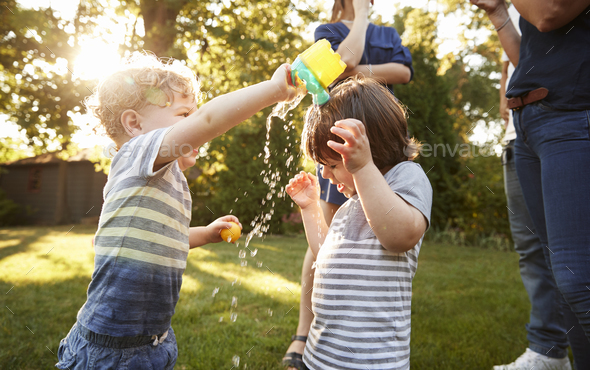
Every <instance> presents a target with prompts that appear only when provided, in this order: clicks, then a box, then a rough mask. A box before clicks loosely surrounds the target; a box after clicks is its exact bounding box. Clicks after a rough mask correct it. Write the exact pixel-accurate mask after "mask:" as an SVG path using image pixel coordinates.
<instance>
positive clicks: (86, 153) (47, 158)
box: [0, 148, 94, 166]
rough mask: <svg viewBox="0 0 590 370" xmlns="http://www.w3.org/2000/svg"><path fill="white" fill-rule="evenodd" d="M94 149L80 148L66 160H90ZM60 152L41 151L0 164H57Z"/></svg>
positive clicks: (59, 160)
mask: <svg viewBox="0 0 590 370" xmlns="http://www.w3.org/2000/svg"><path fill="white" fill-rule="evenodd" d="M93 152H94V149H90V148H87V149H81V150H79V151H78V152H77V153H76V154H75V155H73V156H71V157H69V158H68V159H67V160H66V162H83V161H90V157H91V156H92V154H93ZM59 153H60V152H52V153H43V154H41V155H38V156H36V157H29V158H23V159H19V160H16V161H12V162H6V163H1V164H0V165H2V166H25V165H40V164H57V163H60V162H61V161H62V159H60V158H59V157H58V154H59Z"/></svg>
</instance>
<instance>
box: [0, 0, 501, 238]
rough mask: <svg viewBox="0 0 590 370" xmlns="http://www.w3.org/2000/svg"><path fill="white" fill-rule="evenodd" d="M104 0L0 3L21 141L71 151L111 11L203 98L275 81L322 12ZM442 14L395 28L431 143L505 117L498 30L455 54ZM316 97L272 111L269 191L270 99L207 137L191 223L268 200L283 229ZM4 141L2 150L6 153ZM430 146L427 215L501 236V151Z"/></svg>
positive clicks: (415, 17) (3, 53)
mask: <svg viewBox="0 0 590 370" xmlns="http://www.w3.org/2000/svg"><path fill="white" fill-rule="evenodd" d="M109 1H110V2H108V3H105V2H103V1H101V2H99V1H95V0H89V1H81V2H80V4H79V6H78V7H77V12H76V14H75V16H74V17H73V19H69V20H68V19H61V18H60V17H59V16H58V15H57V14H56V13H55V12H54V11H53V10H52V9H51V8H49V9H42V10H38V11H36V10H30V9H23V8H21V7H20V6H19V5H18V4H17V3H16V2H15V1H14V0H9V1H5V2H3V3H2V5H3V6H4V5H5V9H8V11H3V12H2V18H1V19H2V22H1V24H0V30H1V32H2V46H1V47H0V62H1V67H0V68H1V69H2V77H0V102H1V104H0V113H4V114H6V115H8V116H9V117H10V118H9V120H10V121H12V122H14V123H15V124H17V125H18V127H19V128H20V129H22V130H24V132H25V136H26V140H27V142H26V144H27V145H28V146H29V147H30V148H31V149H32V150H34V151H35V152H36V153H41V152H44V151H46V150H47V148H48V147H52V146H53V147H61V149H65V148H67V147H68V145H69V143H70V141H71V136H72V134H73V133H74V132H75V131H76V129H77V128H76V126H75V125H74V124H73V122H72V116H73V115H74V114H76V113H78V112H82V104H81V102H80V101H81V100H82V99H83V98H84V97H85V96H87V95H89V94H90V92H91V90H92V89H93V86H95V84H96V81H87V80H84V79H83V78H81V76H78V75H74V74H73V73H72V72H74V71H73V64H72V63H73V61H74V60H75V58H76V56H77V54H78V53H79V49H80V46H81V39H82V38H84V37H89V36H93V35H102V36H108V35H111V36H112V32H111V30H109V29H105V28H104V23H101V22H103V21H104V19H105V17H106V18H109V17H110V19H111V21H112V22H117V21H118V20H117V19H119V20H120V19H121V18H117V17H123V18H125V19H126V21H125V22H126V23H125V24H124V29H125V35H123V36H122V38H120V39H119V41H118V42H119V52H120V54H121V55H122V56H126V55H129V54H130V53H131V52H133V51H136V50H144V49H145V50H150V51H152V52H154V53H155V54H156V55H157V56H160V57H174V58H177V59H180V60H182V61H184V62H185V63H186V64H187V66H189V67H190V68H192V69H193V70H194V71H195V73H196V75H197V76H198V77H199V79H200V80H201V83H202V94H201V98H202V100H203V102H206V101H208V100H209V99H212V98H214V97H216V96H218V95H221V94H225V93H228V92H230V91H233V90H236V89H239V88H242V87H244V86H248V85H251V84H254V83H258V82H260V81H263V80H265V79H268V78H270V76H271V75H272V73H273V71H274V70H275V69H276V68H277V67H278V66H279V65H280V64H282V63H285V62H287V63H289V62H292V61H293V60H294V59H295V57H296V56H297V55H298V54H299V53H300V52H301V51H303V50H304V49H305V48H306V47H307V46H309V41H306V40H305V39H304V38H303V37H302V36H301V35H302V34H303V32H304V29H305V26H306V25H307V24H309V23H311V22H314V21H317V14H319V11H318V10H319V9H312V8H309V7H304V6H303V5H297V3H293V2H291V1H288V0H276V1H270V0H264V1H257V2H248V1H245V0H233V1H228V0H211V1H198V2H197V1H188V0H170V1H157V0H135V1H119V0H109ZM105 4H108V5H105ZM440 4H441V5H442V6H443V8H444V14H446V15H448V14H455V15H458V16H466V17H467V18H465V17H463V18H461V19H467V21H466V23H464V24H462V25H461V26H462V27H465V28H466V29H477V28H482V27H483V28H489V27H490V23H489V20H488V19H487V17H485V16H483V14H482V12H481V11H478V10H475V9H474V8H473V7H472V6H471V5H469V4H468V3H466V2H463V1H459V0H444V1H441V2H440ZM387 21H389V20H383V19H378V20H377V22H382V23H388V22H387ZM437 22H438V19H437V14H434V13H427V12H425V11H424V10H421V9H412V8H406V9H404V10H402V11H401V12H400V13H399V14H398V15H397V16H396V17H395V19H394V22H393V25H394V26H395V27H396V28H397V30H398V32H399V33H400V34H401V35H402V38H403V40H404V44H405V45H407V46H408V47H409V48H410V51H411V52H412V56H413V60H414V70H415V75H414V79H413V81H412V82H411V83H410V84H408V85H405V86H396V95H397V96H398V97H399V98H400V99H401V101H402V102H403V103H404V104H405V105H406V106H407V107H408V115H409V121H408V122H409V126H410V132H411V134H412V135H413V136H415V137H416V138H417V139H418V140H420V141H422V142H423V143H424V144H429V145H431V146H434V145H437V144H439V145H446V146H447V148H454V147H456V146H457V145H462V144H469V139H468V137H469V135H470V132H472V130H473V126H474V125H475V124H479V125H483V126H485V125H487V126H488V127H491V126H493V125H495V124H497V122H498V120H499V112H498V105H499V104H498V93H497V87H498V81H497V78H498V76H497V73H498V72H499V70H500V66H499V61H498V57H499V53H500V47H499V43H498V40H497V37H496V36H495V34H493V33H492V34H491V35H490V36H489V37H487V39H486V40H484V41H483V42H475V40H474V37H471V36H470V37H467V36H462V37H461V41H462V45H463V47H462V48H461V50H457V51H455V52H453V53H450V54H449V55H445V56H443V57H442V58H440V56H439V55H438V46H439V45H438V39H437V24H438V23H437ZM101 25H102V26H101ZM142 25H143V31H144V32H141V29H142ZM466 35H467V34H466ZM474 58H475V60H476V61H478V62H476V63H473V60H474ZM309 104H311V101H310V99H309V98H306V100H304V101H303V102H302V103H301V104H300V105H299V107H297V108H296V109H295V110H293V111H292V115H291V116H288V117H287V120H286V121H282V120H280V119H276V118H275V119H273V121H272V125H271V127H272V129H271V136H270V151H271V157H270V164H271V168H272V169H273V170H275V169H276V170H277V171H278V173H280V178H277V177H276V176H275V178H274V179H269V180H268V182H271V181H275V182H276V184H275V188H274V189H275V190H274V193H272V191H271V190H270V189H269V186H268V184H267V183H265V181H264V177H265V175H266V176H267V177H268V176H270V177H272V174H271V173H270V172H269V167H268V164H266V163H264V161H263V156H264V153H263V147H264V142H265V140H266V138H265V136H266V126H265V122H266V117H267V115H268V114H269V113H270V109H266V110H264V111H263V112H260V113H258V114H257V115H255V116H254V117H253V118H252V119H250V120H248V121H247V122H245V123H243V124H241V125H239V126H238V127H236V128H234V129H232V130H230V131H229V132H228V133H226V134H224V135H222V136H220V137H218V138H216V139H214V140H212V141H211V142H210V143H208V145H207V146H206V148H205V149H206V150H203V152H202V156H201V157H200V158H199V161H198V163H197V166H198V167H199V168H200V170H201V174H200V176H198V177H196V178H192V177H191V180H190V187H191V190H192V191H193V193H194V214H193V219H194V220H195V223H198V224H203V223H206V222H209V221H211V220H212V219H214V218H216V217H218V216H219V215H221V214H226V213H229V212H231V213H233V214H235V215H237V216H238V217H240V218H241V220H242V221H243V223H244V224H245V225H247V224H249V223H250V222H251V221H253V220H255V219H256V218H257V217H258V219H260V217H261V216H262V215H263V214H267V213H269V212H270V210H271V208H273V209H274V213H275V214H274V215H273V217H272V219H273V220H272V221H271V222H270V223H269V225H270V226H271V229H270V230H271V231H280V225H279V222H278V220H280V218H281V216H282V215H284V214H287V213H290V212H292V211H293V208H292V204H291V202H290V201H289V200H288V198H287V199H284V198H283V196H284V194H283V193H282V190H283V189H284V186H285V185H286V182H287V181H288V179H289V176H290V175H292V174H293V173H294V172H296V171H298V169H299V168H300V166H301V162H300V161H299V158H300V152H299V136H300V132H301V126H302V123H303V111H304V108H305V107H306V106H308V105H309ZM229 108H231V107H228V109H229ZM6 144H7V145H6V146H5V148H4V149H5V150H4V151H3V153H4V154H3V155H4V157H7V158H8V157H9V156H10V155H11V154H10V153H9V152H10V150H9V145H8V144H9V143H8V142H6ZM13 144H14V143H12V144H10V145H12V147H14V145H13ZM492 144H494V143H491V144H489V145H488V146H490V145H492ZM472 153H473V152H472ZM432 154H433V153H431V155H429V156H427V155H423V156H422V157H421V158H420V159H418V162H419V163H420V164H421V165H422V167H423V168H424V170H425V171H427V172H428V176H429V178H430V180H431V183H432V185H433V188H434V205H433V212H432V225H433V226H434V227H435V228H445V227H447V226H450V227H453V228H459V229H461V230H464V231H468V232H472V233H489V232H491V231H496V232H500V233H506V234H507V233H508V232H507V229H508V227H507V219H506V211H505V209H504V207H505V200H504V196H503V190H502V189H503V185H502V181H501V167H500V165H499V159H498V158H497V157H496V156H490V157H477V158H476V157H474V156H473V155H472V154H467V155H457V154H456V155H454V156H451V155H446V156H441V155H437V156H434V155H432ZM290 158H293V159H290ZM103 162H104V161H103ZM101 166H102V167H104V163H102V164H101ZM263 171H264V172H263ZM486 187H487V188H488V189H486ZM269 192H270V198H271V199H267V195H268V194H269ZM273 202H274V207H273ZM483 215H486V217H483ZM491 215H493V217H490V216H491Z"/></svg>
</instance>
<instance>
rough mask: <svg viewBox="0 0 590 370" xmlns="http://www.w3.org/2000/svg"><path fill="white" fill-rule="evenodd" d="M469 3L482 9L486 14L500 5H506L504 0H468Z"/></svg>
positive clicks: (494, 10) (496, 9)
mask: <svg viewBox="0 0 590 370" xmlns="http://www.w3.org/2000/svg"><path fill="white" fill-rule="evenodd" d="M470 2H471V4H473V5H475V6H477V7H478V8H480V9H483V10H485V11H486V13H488V14H492V13H494V12H496V11H498V8H499V7H501V6H504V7H505V6H506V1H505V0H470Z"/></svg>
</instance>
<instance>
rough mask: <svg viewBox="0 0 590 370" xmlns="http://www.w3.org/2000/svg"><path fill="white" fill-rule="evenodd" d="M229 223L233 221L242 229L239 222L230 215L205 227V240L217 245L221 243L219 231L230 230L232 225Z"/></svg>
mask: <svg viewBox="0 0 590 370" xmlns="http://www.w3.org/2000/svg"><path fill="white" fill-rule="evenodd" d="M230 221H233V222H235V223H236V224H238V225H240V229H241V228H242V224H241V223H240V220H238V218H237V217H236V216H230V215H228V216H223V217H220V218H218V219H217V220H215V221H213V222H211V223H210V224H209V225H207V226H206V229H207V236H208V238H207V239H208V240H209V243H219V242H222V241H223V239H221V234H220V233H221V230H224V229H229V228H231V227H232V224H230V223H229V222H230Z"/></svg>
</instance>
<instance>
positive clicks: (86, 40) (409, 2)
mask: <svg viewBox="0 0 590 370" xmlns="http://www.w3.org/2000/svg"><path fill="white" fill-rule="evenodd" d="M98 2H99V3H100V4H101V5H102V6H104V8H105V9H106V11H105V14H104V16H102V17H101V19H100V20H99V25H100V26H101V27H100V28H102V30H97V31H96V32H95V34H93V35H82V37H83V39H81V40H80V44H81V45H82V48H81V50H80V53H79V55H78V56H77V57H76V59H75V60H74V61H72V63H73V70H72V71H73V73H74V75H77V76H79V78H81V79H97V78H99V77H100V76H102V75H104V74H108V73H111V72H112V71H113V70H114V69H115V68H116V67H117V64H118V63H119V61H120V56H119V54H118V52H117V49H118V46H119V44H120V43H123V42H124V38H125V34H126V31H127V30H128V29H129V27H133V25H134V24H135V21H136V19H135V16H134V15H133V14H126V15H125V16H118V15H116V14H115V13H114V11H113V10H112V9H111V8H109V0H99V1H98ZM226 2H227V3H230V1H229V0H226ZM19 3H20V5H21V6H22V7H24V8H33V9H38V8H45V7H48V6H51V7H52V8H53V9H54V11H56V12H58V13H59V16H60V17H62V18H64V19H71V18H73V17H74V16H75V12H76V9H77V6H78V3H79V0H59V1H58V0H53V1H50V0H22V1H19ZM293 3H294V4H296V6H297V7H298V8H302V9H303V8H304V7H306V4H309V5H312V6H313V5H316V6H317V5H318V4H323V6H322V7H323V9H324V11H322V12H320V13H319V14H318V22H317V23H311V24H309V25H308V27H307V30H306V34H305V35H304V37H305V38H307V39H309V40H310V41H312V39H313V30H314V29H315V28H316V27H317V26H318V25H319V24H320V23H322V22H326V21H327V18H328V15H329V11H330V10H331V7H332V4H333V1H330V0H328V1H323V0H308V1H307V2H304V1H293ZM227 5H229V4H227ZM406 6H410V7H414V8H424V9H428V11H430V12H439V14H440V12H441V10H442V9H441V6H440V5H439V4H438V3H437V2H436V1H428V0H399V1H392V0H375V5H374V7H373V11H374V14H376V15H381V17H382V19H383V20H384V21H388V22H393V16H394V14H396V13H397V12H398V10H399V9H401V8H403V7H406ZM292 21H293V22H297V21H300V20H298V19H293V20H292ZM467 21H468V20H466V19H458V17H457V15H455V14H448V15H447V16H443V15H442V14H441V15H439V25H438V33H439V38H440V40H439V45H440V46H439V53H438V57H439V58H441V57H442V56H444V55H445V54H447V53H451V52H454V51H456V50H458V49H460V48H461V47H462V46H461V41H460V40H459V33H461V32H471V31H468V30H467V31H466V29H465V28H464V27H457V25H458V24H464V23H467ZM135 30H136V33H137V34H138V35H139V36H143V24H142V23H141V19H140V20H139V21H138V22H137V24H136V28H135ZM466 36H467V38H468V39H470V38H474V39H475V42H477V40H478V39H480V38H481V39H482V40H483V39H484V38H485V37H487V36H488V31H487V30H483V31H480V32H478V33H477V34H473V33H471V34H466ZM469 43H471V44H472V43H473V41H469ZM471 44H470V46H472V45H471ZM188 55H189V56H190V55H191V50H189V51H188ZM289 57H292V56H289ZM64 62H65V61H64ZM470 62H475V63H477V61H470ZM64 70H65V68H64ZM417 77H418V78H419V76H417ZM6 118H7V117H6V116H3V115H0V137H14V138H17V137H19V131H18V128H17V126H16V125H14V124H12V123H10V122H7V121H6ZM73 121H74V123H75V124H76V125H78V126H79V127H80V130H79V131H78V132H76V133H75V134H74V135H73V137H72V140H73V141H74V142H76V143H78V144H79V146H80V147H92V146H94V145H106V144H107V143H108V142H109V140H108V139H107V138H98V137H97V136H96V135H95V134H94V133H93V131H92V127H93V126H94V125H95V124H96V121H95V119H94V118H93V117H91V116H89V115H86V114H81V113H75V114H74V117H73ZM488 134H489V133H486V132H485V130H484V129H483V128H480V127H476V128H475V129H474V130H473V135H472V136H471V137H470V139H471V140H472V141H473V142H476V143H477V142H485V141H487V140H488ZM49 149H51V148H49Z"/></svg>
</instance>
